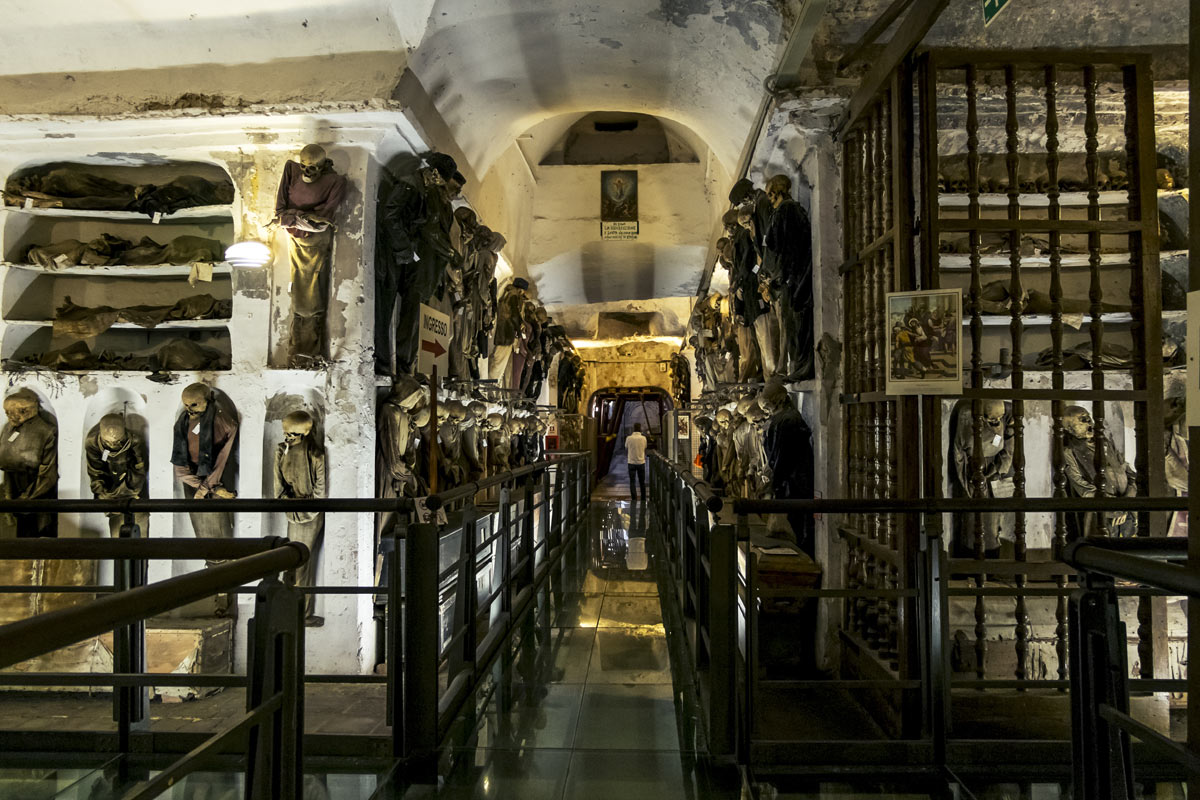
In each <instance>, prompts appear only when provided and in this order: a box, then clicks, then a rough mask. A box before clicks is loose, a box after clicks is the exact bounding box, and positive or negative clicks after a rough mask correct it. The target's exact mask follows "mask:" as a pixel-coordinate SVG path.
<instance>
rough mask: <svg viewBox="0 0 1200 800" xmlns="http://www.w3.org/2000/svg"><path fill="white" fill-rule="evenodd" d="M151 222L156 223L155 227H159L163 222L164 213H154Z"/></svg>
mask: <svg viewBox="0 0 1200 800" xmlns="http://www.w3.org/2000/svg"><path fill="white" fill-rule="evenodd" d="M150 221H151V222H152V223H154V224H155V225H157V224H158V223H160V222H162V212H161V211H155V212H154V216H153V217H151V218H150Z"/></svg>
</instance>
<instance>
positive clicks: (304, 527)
mask: <svg viewBox="0 0 1200 800" xmlns="http://www.w3.org/2000/svg"><path fill="white" fill-rule="evenodd" d="M275 496H276V497H277V498H281V499H284V498H286V499H291V500H308V499H311V498H316V497H326V496H327V492H326V468H325V448H324V447H322V446H321V445H320V443H319V442H317V441H316V439H315V438H314V437H313V419H312V417H311V416H309V415H308V413H307V412H305V411H293V412H292V413H290V414H288V415H287V416H286V417H284V418H283V441H282V442H280V444H279V446H278V447H277V448H276V450H275ZM285 516H286V517H287V523H288V538H289V539H291V540H292V541H294V542H300V543H302V544H303V545H305V546H306V547H307V548H308V549H309V557H308V560H307V561H306V562H304V564H303V565H301V566H300V567H299V568H298V569H295V570H292V571H291V572H290V573H289V574H288V581H289V582H290V583H291V584H292V585H293V586H304V587H311V586H313V585H314V584H315V579H316V573H317V570H316V565H317V553H318V551H319V549H320V547H321V542H322V540H323V538H324V534H325V515H324V514H322V513H319V512H314V511H288V512H286V515H285ZM315 608H316V596H315V595H312V594H308V595H305V598H304V624H305V625H307V626H309V627H319V626H321V625H323V624H325V620H324V618H322V617H318V616H316V615H315V614H314V613H313V611H314V610H315Z"/></svg>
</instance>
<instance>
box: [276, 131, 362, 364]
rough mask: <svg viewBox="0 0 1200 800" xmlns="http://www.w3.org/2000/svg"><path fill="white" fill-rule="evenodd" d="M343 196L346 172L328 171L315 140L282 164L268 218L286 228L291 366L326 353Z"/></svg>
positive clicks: (324, 158) (322, 153) (323, 153)
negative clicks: (337, 220)
mask: <svg viewBox="0 0 1200 800" xmlns="http://www.w3.org/2000/svg"><path fill="white" fill-rule="evenodd" d="M345 198H346V178H345V176H343V175H338V174H337V173H336V172H334V171H333V162H332V161H330V160H329V159H328V158H326V157H325V148H323V147H321V146H320V145H315V144H310V145H308V146H307V147H305V148H304V149H303V150H301V151H300V160H299V161H288V162H287V163H286V164H284V167H283V178H282V179H281V180H280V181H279V191H278V193H277V195H276V198H275V219H274V220H273V221H274V222H275V223H276V224H278V225H281V226H282V227H283V228H284V229H285V230H287V232H288V234H289V246H288V253H289V256H290V258H291V267H292V274H291V294H292V330H291V365H292V366H293V367H305V366H307V365H308V364H309V363H311V359H313V358H321V357H323V356H324V355H325V351H326V345H325V314H326V309H327V308H328V306H329V271H330V255H331V253H332V248H333V232H334V224H333V215H334V212H336V211H337V208H338V206H340V205H341V204H342V201H343V200H344V199H345Z"/></svg>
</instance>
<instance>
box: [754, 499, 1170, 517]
mask: <svg viewBox="0 0 1200 800" xmlns="http://www.w3.org/2000/svg"><path fill="white" fill-rule="evenodd" d="M1187 504H1188V499H1187V498H1186V497H997V498H983V497H981V498H971V497H914V498H911V499H903V498H894V499H887V500H868V499H861V500H855V499H848V498H822V499H813V500H749V499H741V498H739V499H736V500H734V501H733V503H731V504H730V505H731V508H732V510H733V513H734V514H736V515H742V514H786V513H789V512H799V513H803V512H811V513H813V514H838V513H850V512H853V513H862V514H876V513H904V514H941V513H947V514H953V513H970V512H973V511H980V512H985V511H1000V512H1004V511H1024V512H1025V513H1027V514H1038V513H1054V512H1072V511H1075V512H1082V511H1186V510H1187V507H1188V505H1187Z"/></svg>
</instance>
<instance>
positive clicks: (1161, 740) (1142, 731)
mask: <svg viewBox="0 0 1200 800" xmlns="http://www.w3.org/2000/svg"><path fill="white" fill-rule="evenodd" d="M1098 710H1099V712H1100V716H1101V717H1103V718H1104V720H1105V721H1106V722H1110V723H1112V724H1113V725H1116V726H1118V727H1120V728H1123V729H1124V730H1126V731H1128V732H1129V733H1130V734H1132V735H1133V736H1136V737H1137V738H1139V739H1141V740H1142V742H1143V743H1144V744H1145V745H1146V747H1147V748H1148V749H1150V750H1153V751H1155V752H1157V753H1159V754H1160V755H1163V756H1165V757H1166V758H1169V759H1171V760H1172V761H1174V762H1176V763H1178V764H1179V765H1180V766H1182V767H1183V768H1184V769H1186V770H1188V772H1190V773H1191V774H1193V775H1200V757H1198V756H1196V754H1195V753H1193V752H1191V751H1190V750H1188V749H1187V748H1186V747H1184V746H1183V745H1182V744H1180V743H1179V742H1176V741H1175V740H1174V739H1171V738H1170V737H1168V736H1164V735H1162V734H1161V733H1159V732H1158V731H1156V730H1154V729H1153V728H1151V727H1150V726H1149V725H1147V724H1146V723H1144V722H1141V721H1140V720H1137V719H1135V718H1134V717H1131V716H1130V715H1129V714H1126V713H1124V712H1122V711H1119V710H1118V709H1116V708H1113V707H1112V706H1111V705H1109V704H1108V703H1101V704H1100V706H1099V708H1098Z"/></svg>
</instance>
